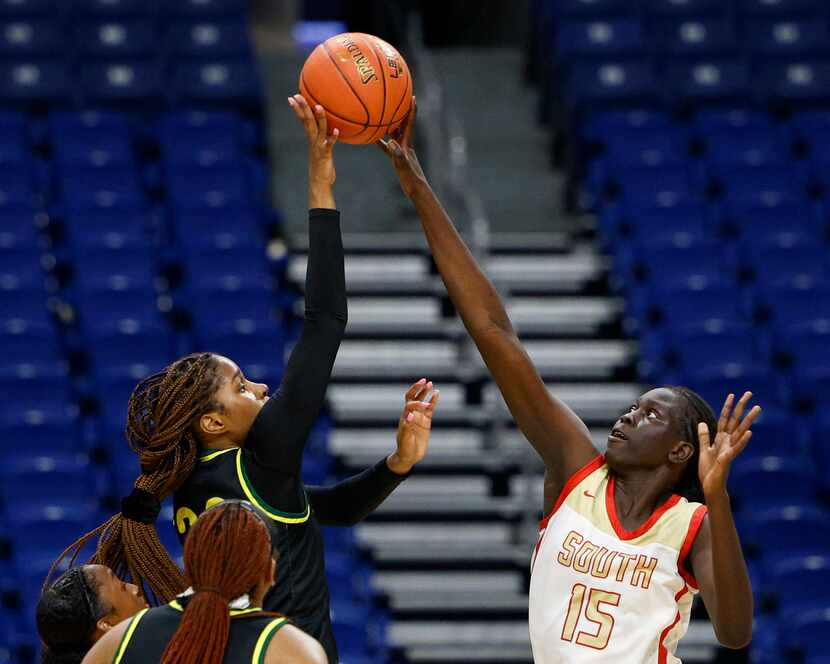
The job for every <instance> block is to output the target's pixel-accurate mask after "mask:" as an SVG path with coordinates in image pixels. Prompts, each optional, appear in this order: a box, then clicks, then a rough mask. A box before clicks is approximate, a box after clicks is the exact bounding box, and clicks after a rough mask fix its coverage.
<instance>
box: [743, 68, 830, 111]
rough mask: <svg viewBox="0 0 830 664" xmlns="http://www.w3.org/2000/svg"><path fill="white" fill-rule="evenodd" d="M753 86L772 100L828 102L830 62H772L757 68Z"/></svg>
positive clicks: (795, 102)
mask: <svg viewBox="0 0 830 664" xmlns="http://www.w3.org/2000/svg"><path fill="white" fill-rule="evenodd" d="M754 87H755V89H756V90H758V91H760V92H761V94H763V95H764V96H765V97H768V98H769V99H771V100H773V101H782V102H788V103H793V104H798V103H812V102H826V101H828V100H830V61H827V60H798V61H794V62H788V63H782V64H777V63H770V64H768V65H766V66H764V67H763V68H762V69H760V70H759V71H758V74H757V77H756V80H755V82H754Z"/></svg>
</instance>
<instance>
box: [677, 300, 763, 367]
mask: <svg viewBox="0 0 830 664" xmlns="http://www.w3.org/2000/svg"><path fill="white" fill-rule="evenodd" d="M667 315H668V316H669V317H670V319H669V320H668V321H667V322H668V324H669V326H670V327H671V328H672V331H671V332H670V334H669V338H670V341H669V349H670V351H671V352H673V354H674V355H676V357H677V360H678V362H679V365H680V366H681V367H682V368H683V369H684V370H686V371H689V370H698V371H702V370H707V369H708V370H721V371H723V372H735V371H739V370H740V369H741V368H744V367H751V366H753V365H755V364H756V363H757V361H758V359H759V358H758V357H757V351H755V350H754V348H753V344H752V328H751V327H750V326H749V325H746V324H740V323H729V322H723V321H719V322H718V323H715V324H713V323H711V322H710V323H709V324H702V325H694V326H688V325H684V326H682V327H678V326H676V325H674V324H673V321H672V320H671V316H672V312H671V310H668V311H667Z"/></svg>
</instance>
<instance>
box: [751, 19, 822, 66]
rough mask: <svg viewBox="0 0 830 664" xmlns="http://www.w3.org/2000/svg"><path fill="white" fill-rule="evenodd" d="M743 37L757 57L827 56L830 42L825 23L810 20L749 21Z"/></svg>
mask: <svg viewBox="0 0 830 664" xmlns="http://www.w3.org/2000/svg"><path fill="white" fill-rule="evenodd" d="M744 34H745V39H747V41H748V43H750V44H752V50H753V53H754V54H755V56H756V57H758V56H766V57H775V56H784V57H793V56H794V57H797V58H802V57H805V56H815V55H820V54H826V53H827V51H828V41H829V40H830V32H828V30H827V25H826V24H825V22H824V21H815V20H810V19H801V20H782V19H764V20H756V21H751V22H750V23H749V24H748V25H747V26H746V29H745V33H744Z"/></svg>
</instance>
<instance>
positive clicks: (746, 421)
mask: <svg viewBox="0 0 830 664" xmlns="http://www.w3.org/2000/svg"><path fill="white" fill-rule="evenodd" d="M751 398H752V392H744V395H743V396H742V397H741V399H740V401H738V404H737V405H736V406H735V410H734V411H733V410H732V404H733V403H734V401H735V395H734V394H730V395H729V396H728V397H726V401H725V402H724V404H723V408H722V409H721V413H720V418H719V419H718V431H717V433H716V434H715V440H714V441H712V440H710V433H709V427H708V426H706V424H705V423H704V422H701V423H699V424H698V425H697V435H698V440H699V441H700V461H699V463H698V473H699V475H700V483H701V485H702V486H703V493H704V495H706V496H710V495H714V494H715V493H716V492H719V491H726V479H727V477H728V476H729V468H730V466H731V465H732V462H733V461H734V460H735V459H736V458H737V456H738V455H739V454H740V453H741V452H742V451H743V449H744V448H745V447H746V446H747V444H748V443H749V439H750V438H752V431H750V430H749V428H750V427H751V426H752V423H753V422H754V421H755V419H756V418H757V417H758V415H760V414H761V407H760V406H753V407H752V410H750V411H749V412H748V413H747V414H746V416H745V417H744V418H743V419H741V415H743V412H744V409H745V408H746V405H747V403H748V402H749V400H750V399H751Z"/></svg>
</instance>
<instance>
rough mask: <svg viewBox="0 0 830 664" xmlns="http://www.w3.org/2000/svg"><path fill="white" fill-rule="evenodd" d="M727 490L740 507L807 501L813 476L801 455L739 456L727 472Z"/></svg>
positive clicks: (811, 491)
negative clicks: (800, 457) (796, 457)
mask: <svg viewBox="0 0 830 664" xmlns="http://www.w3.org/2000/svg"><path fill="white" fill-rule="evenodd" d="M750 444H751V443H750ZM729 493H730V495H733V496H734V497H735V499H736V501H738V502H739V503H740V505H741V509H743V508H744V507H748V508H750V509H756V508H763V507H767V506H769V507H773V506H776V505H787V504H797V503H802V502H808V501H810V500H812V499H813V498H814V497H815V493H816V484H815V476H814V474H813V473H812V469H811V468H810V466H809V465H808V464H806V463H804V461H803V460H802V459H793V458H787V457H782V456H768V457H760V458H758V457H748V458H746V459H743V458H741V459H739V460H736V462H735V464H734V467H733V468H732V472H731V473H730V477H729Z"/></svg>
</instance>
